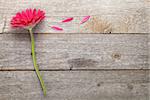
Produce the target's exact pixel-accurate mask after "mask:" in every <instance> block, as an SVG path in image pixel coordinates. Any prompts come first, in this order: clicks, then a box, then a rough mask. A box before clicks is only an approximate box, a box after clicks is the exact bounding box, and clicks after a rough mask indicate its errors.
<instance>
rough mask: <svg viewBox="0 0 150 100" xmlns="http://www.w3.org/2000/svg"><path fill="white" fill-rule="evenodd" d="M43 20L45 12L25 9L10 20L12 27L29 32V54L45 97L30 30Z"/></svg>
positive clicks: (44, 88)
mask: <svg viewBox="0 0 150 100" xmlns="http://www.w3.org/2000/svg"><path fill="white" fill-rule="evenodd" d="M44 18H45V12H44V11H42V10H40V9H39V10H36V9H26V10H25V11H22V12H18V13H17V14H16V15H15V16H14V17H13V18H12V20H11V22H10V23H11V25H12V27H19V28H25V29H27V30H29V33H30V37H31V54H32V60H33V65H34V68H35V71H36V74H37V76H38V78H39V81H40V83H41V87H42V89H43V93H44V95H46V87H45V83H44V81H43V79H42V77H41V74H40V72H39V67H38V65H37V60H36V55H35V41H34V40H35V39H34V34H33V31H32V29H33V28H34V26H36V25H37V24H38V23H39V22H40V21H42V20H43V19H44Z"/></svg>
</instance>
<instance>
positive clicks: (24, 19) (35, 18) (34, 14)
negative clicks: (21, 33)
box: [11, 9, 45, 29]
mask: <svg viewBox="0 0 150 100" xmlns="http://www.w3.org/2000/svg"><path fill="white" fill-rule="evenodd" d="M44 18H45V12H44V11H42V10H40V9H38V10H36V9H26V10H25V11H22V12H18V13H17V14H16V15H15V16H14V17H13V18H12V20H11V26H12V27H21V28H27V29H29V28H33V27H34V26H36V25H37V24H38V23H39V22H40V21H42V20H43V19H44Z"/></svg>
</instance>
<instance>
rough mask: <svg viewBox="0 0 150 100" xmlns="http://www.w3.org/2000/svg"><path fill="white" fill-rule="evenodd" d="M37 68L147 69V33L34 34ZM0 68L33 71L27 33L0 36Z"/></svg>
mask: <svg viewBox="0 0 150 100" xmlns="http://www.w3.org/2000/svg"><path fill="white" fill-rule="evenodd" d="M35 37H36V54H37V60H38V62H39V67H40V68H41V69H70V68H72V69H148V58H149V57H148V40H149V39H148V34H111V35H110V34H35ZM0 38H1V41H2V42H0V47H1V54H0V58H1V59H0V62H1V63H0V68H1V69H3V70H5V69H6V70H7V69H33V67H32V65H33V64H32V59H31V49H30V38H29V34H27V33H24V34H0Z"/></svg>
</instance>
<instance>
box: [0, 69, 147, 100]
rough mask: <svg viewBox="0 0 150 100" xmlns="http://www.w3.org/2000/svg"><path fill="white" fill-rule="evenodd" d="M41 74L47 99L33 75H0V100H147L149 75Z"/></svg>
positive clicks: (59, 72) (120, 72) (28, 73)
mask: <svg viewBox="0 0 150 100" xmlns="http://www.w3.org/2000/svg"><path fill="white" fill-rule="evenodd" d="M41 73H42V74H43V78H44V80H45V83H46V87H47V90H48V92H47V96H46V97H43V95H42V91H41V88H40V85H39V83H38V79H37V77H36V75H35V73H34V72H33V71H30V72H28V71H25V72H24V71H22V72H18V71H16V72H7V71H5V72H0V76H1V78H0V97H1V98H0V100H10V99H11V100H49V99H50V98H51V100H100V99H102V100H149V87H148V85H149V72H148V71H96V72H95V71H80V72H78V71H71V72H68V71H56V72H55V71H51V72H47V71H46V72H41Z"/></svg>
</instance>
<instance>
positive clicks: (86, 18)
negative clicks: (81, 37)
mask: <svg viewBox="0 0 150 100" xmlns="http://www.w3.org/2000/svg"><path fill="white" fill-rule="evenodd" d="M90 17H91V16H85V17H84V18H83V19H82V21H81V22H80V24H83V23H85V22H87V21H88V20H89V19H90Z"/></svg>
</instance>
